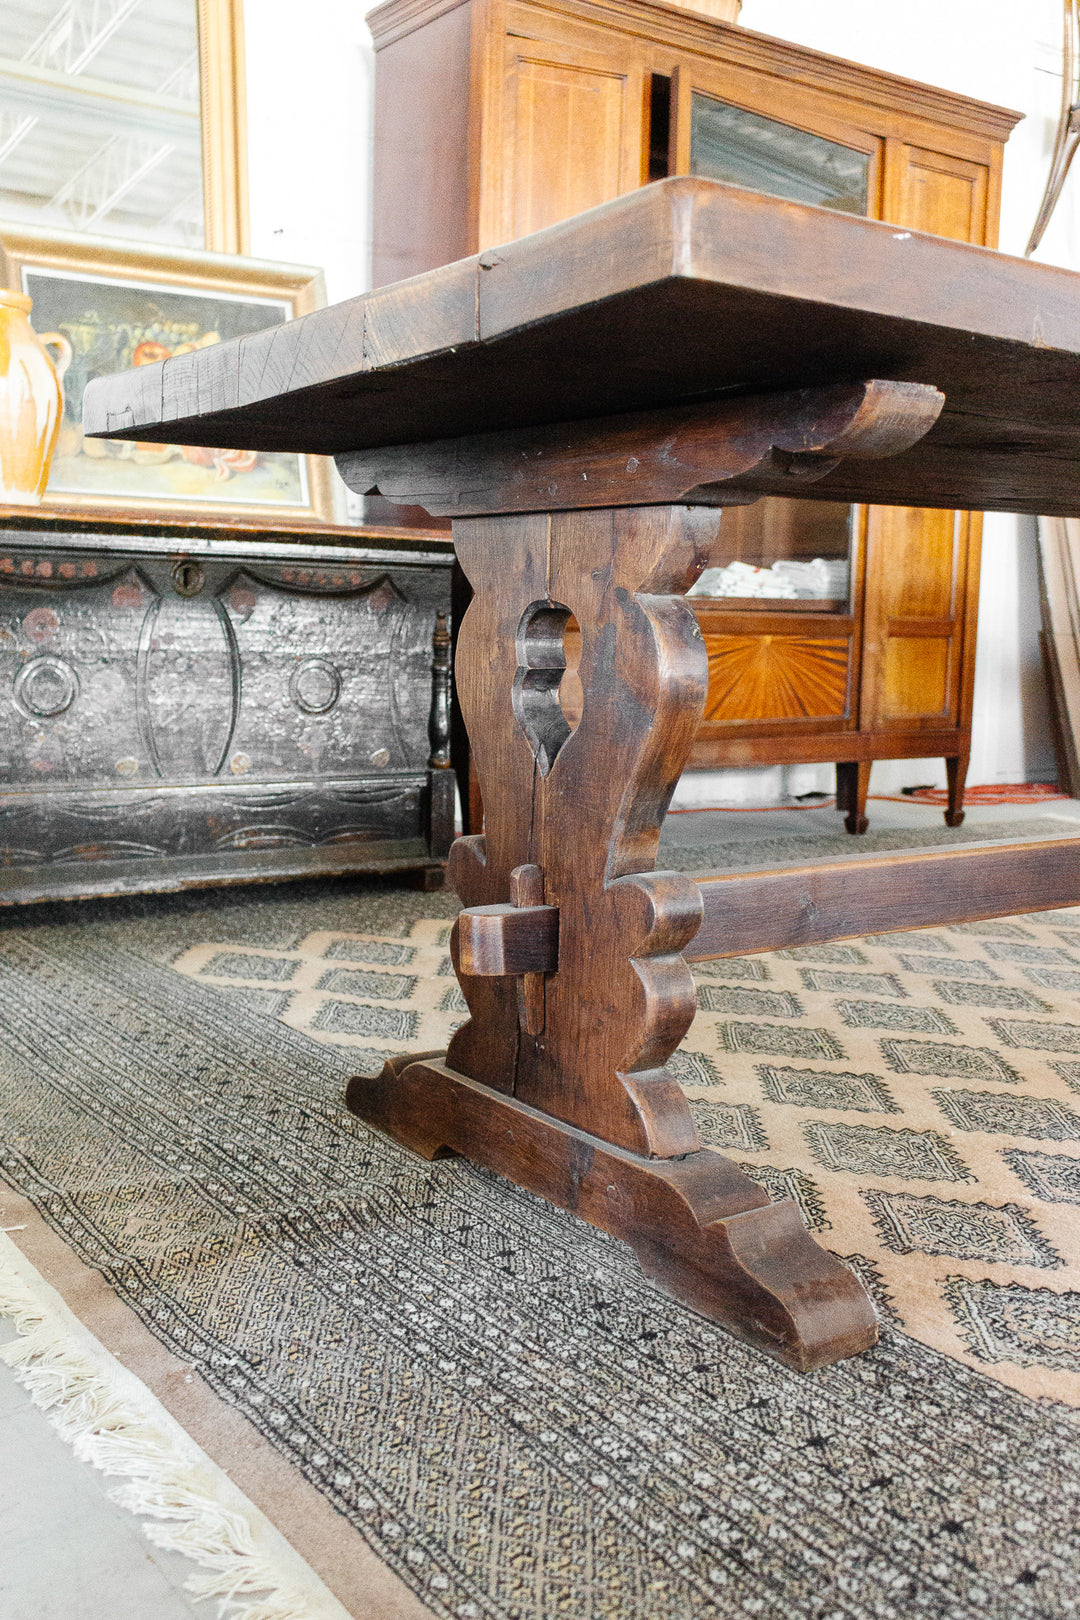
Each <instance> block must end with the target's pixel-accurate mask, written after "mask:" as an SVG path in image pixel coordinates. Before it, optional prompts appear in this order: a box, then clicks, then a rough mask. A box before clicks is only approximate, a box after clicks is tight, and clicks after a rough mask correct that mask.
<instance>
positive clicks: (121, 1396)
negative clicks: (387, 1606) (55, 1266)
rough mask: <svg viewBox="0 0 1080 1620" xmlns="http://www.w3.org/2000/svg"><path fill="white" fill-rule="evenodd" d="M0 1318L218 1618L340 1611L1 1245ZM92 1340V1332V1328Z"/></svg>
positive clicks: (83, 1451) (67, 1420)
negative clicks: (119, 1383) (227, 1498)
mask: <svg viewBox="0 0 1080 1620" xmlns="http://www.w3.org/2000/svg"><path fill="white" fill-rule="evenodd" d="M4 1241H5V1240H3V1239H0V1243H2V1242H4ZM7 1241H10V1240H7ZM24 1264H27V1265H28V1262H25V1261H24ZM0 1316H5V1317H8V1318H10V1320H11V1321H12V1323H13V1324H14V1327H15V1330H16V1333H17V1335H18V1337H17V1338H15V1339H13V1340H12V1341H11V1342H10V1343H9V1344H6V1345H2V1346H0V1359H2V1360H3V1361H4V1362H6V1363H7V1365H8V1366H9V1367H10V1368H11V1369H12V1371H13V1372H14V1374H15V1377H16V1379H17V1380H18V1382H19V1383H20V1384H21V1385H22V1386H23V1388H24V1389H25V1390H26V1391H27V1393H28V1395H29V1396H30V1398H31V1400H32V1401H33V1403H34V1405H35V1406H38V1407H40V1408H41V1410H42V1411H43V1412H45V1413H47V1415H48V1418H49V1421H50V1423H51V1424H52V1426H53V1428H54V1429H55V1430H56V1432H57V1433H58V1434H59V1436H60V1437H61V1439H62V1440H64V1441H66V1442H67V1444H68V1445H70V1446H71V1447H72V1449H73V1450H74V1453H75V1455H76V1457H78V1458H79V1459H80V1460H81V1461H83V1462H87V1463H90V1464H91V1465H92V1466H93V1467H95V1468H98V1469H100V1470H101V1471H102V1472H103V1473H105V1474H108V1475H113V1476H121V1477H124V1478H126V1480H127V1483H126V1484H124V1485H123V1486H121V1487H119V1488H118V1489H116V1490H111V1491H110V1492H109V1493H108V1494H109V1496H110V1498H111V1499H112V1500H113V1501H115V1502H117V1503H118V1504H119V1505H120V1506H121V1507H124V1508H126V1509H127V1510H128V1511H129V1512H131V1513H134V1514H137V1515H138V1516H139V1517H141V1518H143V1519H149V1520H150V1521H151V1522H150V1523H144V1525H143V1527H142V1528H143V1531H144V1533H145V1534H146V1535H147V1536H148V1537H149V1539H150V1540H151V1541H152V1542H153V1543H154V1545H155V1546H157V1547H160V1548H162V1549H163V1550H165V1551H170V1552H178V1553H182V1554H184V1555H185V1556H186V1557H188V1558H191V1559H192V1560H194V1561H195V1562H196V1563H198V1564H200V1565H202V1567H203V1569H204V1570H205V1571H206V1572H207V1573H205V1574H202V1575H193V1576H191V1577H190V1578H189V1579H188V1580H187V1581H186V1582H185V1588H186V1590H188V1591H189V1592H191V1594H192V1595H193V1597H194V1598H195V1599H196V1601H202V1600H209V1599H212V1598H216V1599H218V1614H219V1616H221V1617H224V1616H226V1615H228V1616H229V1617H230V1620H324V1617H326V1620H329V1616H330V1615H338V1616H344V1614H345V1611H344V1610H343V1609H342V1608H341V1607H340V1605H339V1604H338V1603H337V1601H336V1599H333V1598H332V1597H330V1594H329V1593H327V1598H328V1599H329V1604H327V1605H324V1604H320V1605H318V1606H317V1607H313V1606H312V1604H311V1602H310V1601H309V1599H308V1597H307V1595H306V1594H305V1593H303V1592H302V1591H301V1590H300V1589H299V1587H296V1586H294V1585H293V1584H292V1583H291V1582H290V1581H289V1579H288V1577H287V1575H286V1574H285V1572H284V1571H283V1570H282V1568H281V1563H280V1560H279V1559H278V1558H276V1557H275V1554H274V1551H273V1549H272V1548H269V1549H268V1548H266V1547H265V1545H260V1537H259V1536H258V1535H257V1533H256V1529H255V1526H254V1524H253V1521H252V1514H251V1511H250V1510H249V1511H246V1512H245V1511H244V1508H243V1507H242V1506H228V1505H226V1504H225V1503H224V1502H222V1501H221V1499H220V1488H219V1484H218V1479H217V1478H216V1477H215V1476H217V1475H218V1472H219V1471H218V1470H217V1469H216V1467H215V1465H213V1464H212V1463H210V1462H209V1460H208V1459H206V1460H202V1459H201V1454H200V1453H198V1451H197V1448H196V1447H195V1446H194V1443H193V1442H190V1443H189V1445H188V1446H187V1447H185V1446H183V1445H181V1444H180V1443H179V1442H178V1441H177V1440H176V1439H175V1438H171V1437H170V1435H169V1434H168V1433H167V1431H166V1429H165V1427H164V1426H163V1425H162V1424H161V1423H160V1422H159V1421H155V1415H154V1414H153V1413H152V1412H149V1411H146V1410H140V1406H139V1403H138V1401H137V1400H135V1399H133V1398H132V1393H131V1391H130V1390H125V1391H123V1392H121V1391H118V1390H117V1389H116V1387H115V1381H113V1384H112V1385H110V1380H109V1377H108V1366H107V1362H108V1361H111V1360H112V1358H111V1357H108V1353H107V1352H104V1351H102V1353H101V1354H100V1355H98V1356H94V1355H93V1354H92V1353H91V1352H90V1349H89V1345H88V1344H86V1343H80V1340H79V1338H78V1337H77V1336H76V1335H75V1333H73V1332H72V1331H71V1329H70V1328H68V1327H66V1326H65V1324H64V1323H63V1322H62V1321H60V1320H58V1319H57V1318H56V1317H54V1316H53V1314H52V1313H51V1312H50V1311H49V1309H48V1306H47V1305H46V1304H45V1303H43V1301H42V1300H41V1299H40V1298H39V1297H37V1296H36V1295H35V1293H34V1291H33V1289H32V1288H31V1287H30V1286H29V1285H28V1283H27V1281H26V1280H25V1279H24V1277H23V1276H21V1275H20V1273H19V1271H18V1270H16V1269H15V1267H14V1265H13V1264H12V1263H11V1261H10V1260H9V1259H8V1258H6V1257H5V1255H4V1253H3V1251H2V1250H0ZM86 1337H87V1339H88V1340H90V1338H91V1336H90V1335H89V1333H88V1332H87V1334H86ZM91 1342H93V1341H92V1340H91ZM124 1382H125V1383H131V1382H132V1380H131V1379H125V1380H124ZM151 1399H152V1397H151ZM154 1404H155V1405H156V1402H154ZM263 1540H265V1538H263Z"/></svg>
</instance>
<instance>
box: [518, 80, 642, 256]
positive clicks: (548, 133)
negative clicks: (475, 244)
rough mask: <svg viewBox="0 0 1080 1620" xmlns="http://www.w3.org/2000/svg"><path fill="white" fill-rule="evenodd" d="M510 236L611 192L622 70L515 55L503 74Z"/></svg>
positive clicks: (615, 182) (616, 169)
mask: <svg viewBox="0 0 1080 1620" xmlns="http://www.w3.org/2000/svg"><path fill="white" fill-rule="evenodd" d="M510 87H511V109H510V121H511V127H512V128H513V131H514V187H513V191H512V194H511V195H512V210H513V212H512V225H513V232H512V234H513V235H514V236H527V235H528V234H529V232H530V231H538V230H541V229H542V228H543V227H544V226H545V225H554V224H555V223H556V222H557V221H558V220H560V219H567V218H569V216H570V215H571V214H578V213H581V212H582V211H583V210H584V209H586V208H594V207H595V206H596V205H597V203H602V202H607V201H608V200H609V198H611V197H617V196H618V195H619V191H620V189H621V180H622V148H623V135H624V107H625V103H626V95H627V85H626V78H625V76H624V75H622V74H613V73H610V72H603V71H599V70H597V69H596V68H589V67H586V66H584V65H575V64H572V63H569V62H552V61H545V60H537V59H536V58H530V57H528V56H524V55H518V56H517V60H516V62H515V64H514V70H513V73H512V75H511V79H510Z"/></svg>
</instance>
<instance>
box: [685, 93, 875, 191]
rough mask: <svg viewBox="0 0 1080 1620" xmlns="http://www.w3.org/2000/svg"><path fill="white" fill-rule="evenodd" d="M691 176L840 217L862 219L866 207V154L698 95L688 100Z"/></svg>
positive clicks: (867, 164) (868, 184)
mask: <svg viewBox="0 0 1080 1620" xmlns="http://www.w3.org/2000/svg"><path fill="white" fill-rule="evenodd" d="M690 173H691V174H699V175H702V176H703V177H704V178H705V179H706V180H726V181H727V183H728V184H729V185H733V186H746V188H747V189H748V190H749V191H762V192H765V193H766V194H767V195H768V196H770V197H787V198H788V199H789V200H790V201H791V202H801V203H813V204H814V205H815V206H816V207H818V208H835V209H838V210H839V211H840V212H841V213H845V214H865V213H866V211H867V205H868V202H869V188H870V156H869V153H867V152H858V151H856V150H855V149H854V148H853V147H850V146H842V145H840V143H839V142H838V141H827V140H825V139H824V138H823V137H822V136H820V135H811V134H810V133H809V132H808V131H807V130H804V129H795V128H794V127H793V126H792V125H791V124H781V123H780V122H779V121H778V120H777V119H775V118H764V117H762V115H761V114H760V113H753V112H747V110H746V108H745V107H733V106H731V105H730V103H728V102H726V101H718V100H717V98H716V97H715V96H706V95H702V93H701V92H700V91H698V90H695V91H694V93H693V95H692V96H691V98H690Z"/></svg>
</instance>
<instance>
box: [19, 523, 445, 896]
mask: <svg viewBox="0 0 1080 1620" xmlns="http://www.w3.org/2000/svg"><path fill="white" fill-rule="evenodd" d="M451 560H452V559H451V554H450V551H449V548H448V547H446V546H445V544H440V542H439V541H438V539H436V538H430V537H428V538H423V537H421V538H416V537H410V536H408V535H401V536H390V537H386V536H384V537H382V538H381V539H380V538H379V537H377V536H373V535H366V534H364V533H363V532H361V531H357V530H355V529H327V528H321V527H318V526H316V525H308V526H306V527H304V528H302V529H291V530H286V529H281V530H269V529H266V528H265V527H255V526H252V527H249V528H245V527H243V526H241V525H238V524H235V523H234V524H229V525H224V524H222V525H217V526H215V525H212V524H209V523H199V524H197V525H190V524H183V523H181V522H177V521H172V522H170V521H168V520H165V519H159V518H155V519H154V520H153V521H136V520H133V519H132V518H130V517H127V518H124V517H121V516H119V515H117V516H116V517H114V518H109V517H101V516H95V517H93V518H88V517H87V515H86V514H85V513H83V514H82V515H75V514H70V515H68V516H63V515H61V514H58V513H57V512H56V510H55V509H42V508H37V509H35V510H34V511H32V512H31V511H21V512H20V511H17V510H15V509H12V508H6V509H3V510H2V511H0V706H2V718H0V905H3V904H8V905H11V904H16V903H20V902H24V901H29V900H42V899H60V898H71V897H77V896H85V895H101V894H113V893H121V892H129V891H133V890H151V889H175V888H182V887H186V886H192V885H197V884H202V883H220V882H250V881H253V880H256V879H260V878H281V877H296V876H303V875H314V874H329V873H340V872H381V871H396V870H409V869H412V870H416V871H418V872H419V873H421V874H428V875H429V876H428V879H427V881H433V880H434V881H437V880H438V879H439V877H440V874H441V871H442V864H443V861H444V858H445V856H446V854H447V852H448V850H449V846H450V842H451V840H452V838H453V835H454V798H455V795H454V775H453V771H452V770H451V769H450V761H449V706H450V665H449V639H450V638H449V633H448V629H447V612H448V608H449V596H450V566H451Z"/></svg>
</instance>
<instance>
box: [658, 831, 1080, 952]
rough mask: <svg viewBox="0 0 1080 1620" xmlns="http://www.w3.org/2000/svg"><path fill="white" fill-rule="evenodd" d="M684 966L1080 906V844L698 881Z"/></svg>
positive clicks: (911, 855) (1000, 847)
mask: <svg viewBox="0 0 1080 1620" xmlns="http://www.w3.org/2000/svg"><path fill="white" fill-rule="evenodd" d="M699 887H700V889H701V899H702V905H703V908H704V917H703V920H702V924H701V927H700V928H699V929H698V932H697V933H696V934H695V936H694V938H693V939H692V940H691V941H690V944H689V945H688V946H687V947H686V948H685V950H684V952H683V955H684V956H685V958H686V960H687V961H688V962H707V961H710V960H713V959H715V958H717V957H723V956H745V955H748V954H750V953H753V952H756V951H776V950H783V949H785V948H788V947H791V946H794V945H817V944H821V943H824V942H825V941H827V940H831V939H852V938H856V937H858V936H859V935H860V934H878V933H889V934H892V933H896V932H898V931H900V930H903V929H906V928H940V927H944V926H946V925H947V924H949V923H961V922H978V921H980V920H981V919H982V918H984V917H1008V916H1012V915H1014V914H1015V913H1016V912H1020V911H1048V910H1051V909H1053V908H1054V907H1056V906H1076V905H1080V838H1044V839H1040V840H1039V841H1038V842H1036V843H1023V844H1013V843H997V842H995V843H989V844H975V845H967V844H961V845H954V846H953V847H951V848H945V849H941V848H937V849H922V850H905V851H904V852H903V853H902V854H896V855H875V856H869V857H866V858H865V859H863V860H855V861H852V860H847V859H837V860H822V861H813V862H809V863H808V864H807V865H805V866H785V867H779V868H777V869H776V870H774V871H771V872H732V873H725V874H723V875H717V876H716V877H709V878H703V879H701V880H700V881H699Z"/></svg>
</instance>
